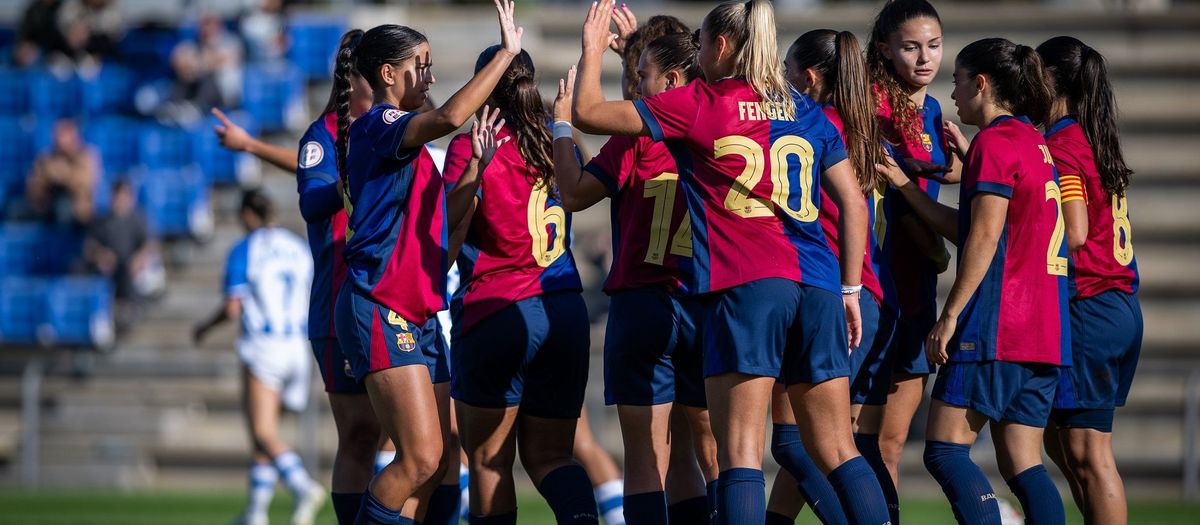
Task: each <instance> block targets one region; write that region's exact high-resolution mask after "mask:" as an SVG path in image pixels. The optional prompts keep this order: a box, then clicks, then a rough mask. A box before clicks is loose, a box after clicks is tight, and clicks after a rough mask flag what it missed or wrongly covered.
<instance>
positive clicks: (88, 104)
mask: <svg viewBox="0 0 1200 525" xmlns="http://www.w3.org/2000/svg"><path fill="white" fill-rule="evenodd" d="M82 82H83V109H84V111H85V112H86V113H87V115H88V116H97V115H107V114H111V113H119V112H123V111H126V110H129V109H131V106H132V101H133V93H134V89H133V88H134V74H133V72H132V71H130V70H128V69H126V68H124V67H121V66H117V65H113V64H106V65H105V66H104V67H102V68H101V69H100V71H99V72H98V73H96V75H95V76H93V77H90V78H85V79H83V81H82Z"/></svg>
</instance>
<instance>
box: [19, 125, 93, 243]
mask: <svg viewBox="0 0 1200 525" xmlns="http://www.w3.org/2000/svg"><path fill="white" fill-rule="evenodd" d="M99 158H100V157H99V155H98V154H97V153H96V150H95V149H94V148H92V147H91V146H89V145H87V144H85V143H84V142H83V139H82V138H81V137H80V136H79V127H78V126H76V125H75V121H74V120H71V119H62V120H59V121H58V122H56V123H55V124H54V137H53V143H52V144H51V146H50V150H49V151H47V152H45V153H42V154H41V155H40V156H38V158H37V161H35V162H34V165H33V171H32V172H31V173H30V175H29V179H28V180H27V181H26V195H27V197H28V204H29V208H30V211H31V212H32V215H34V216H36V217H37V218H40V219H42V220H44V221H47V222H52V223H56V224H64V225H69V224H74V225H85V224H87V223H88V221H90V220H91V219H92V215H93V212H94V211H95V210H94V207H95V202H94V199H93V194H94V193H95V192H94V190H95V187H96V181H97V180H99V176H100V160H99Z"/></svg>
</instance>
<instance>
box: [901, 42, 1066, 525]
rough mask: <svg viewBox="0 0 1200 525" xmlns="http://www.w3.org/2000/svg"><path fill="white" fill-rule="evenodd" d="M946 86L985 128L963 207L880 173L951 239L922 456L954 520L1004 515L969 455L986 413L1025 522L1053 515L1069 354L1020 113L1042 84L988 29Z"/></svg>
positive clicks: (1039, 182)
mask: <svg viewBox="0 0 1200 525" xmlns="http://www.w3.org/2000/svg"><path fill="white" fill-rule="evenodd" d="M952 97H953V98H954V104H955V106H957V108H958V116H959V118H960V120H962V122H963V123H964V124H971V125H975V126H979V128H980V132H979V134H978V135H976V136H975V140H974V142H973V143H971V145H970V148H969V150H968V151H967V153H966V155H965V158H964V173H963V179H962V181H963V188H962V196H961V202H962V205H963V208H962V209H961V210H958V211H955V210H954V209H952V208H949V207H947V206H944V205H941V204H938V203H937V202H936V201H934V200H933V199H932V197H930V196H929V194H928V193H926V192H925V191H923V190H922V189H921V188H920V187H919V186H918V185H917V184H916V183H915V182H913V181H911V180H910V179H908V177H907V176H906V175H904V174H903V173H902V172H901V171H900V170H899V169H898V168H897V167H896V166H895V164H890V168H889V169H888V170H887V172H888V173H889V178H890V179H891V181H892V183H893V184H894V185H896V186H898V187H899V188H900V191H901V193H902V195H903V196H904V198H905V199H906V200H907V201H908V202H909V203H910V204H911V205H912V206H913V209H914V210H916V212H917V214H918V215H920V216H921V218H922V219H924V220H925V221H926V222H928V223H929V224H930V225H931V226H932V227H933V228H934V230H935V231H937V232H938V233H940V234H941V235H943V236H944V237H946V238H948V239H957V241H956V244H957V245H958V260H959V263H958V272H957V276H956V278H955V280H954V285H953V287H952V288H951V289H950V294H949V297H948V298H947V299H946V304H945V306H944V308H943V309H942V314H941V317H939V318H938V321H937V324H935V325H934V327H933V330H932V331H931V332H930V333H929V337H928V338H927V339H926V341H925V348H926V355H927V356H928V358H929V359H930V361H932V362H933V363H935V364H938V365H943V366H942V367H941V369H940V370H938V377H937V381H936V382H935V383H934V387H933V403H932V405H931V407H930V412H929V423H928V426H927V429H926V442H925V467H926V468H927V469H928V470H929V472H930V474H932V475H933V477H934V479H936V480H937V482H938V483H939V484H940V485H941V486H942V490H943V491H944V492H945V493H946V496H947V497H948V498H949V499H950V504H951V506H952V507H953V509H954V515H955V517H957V518H958V520H959V522H960V523H972V524H976V523H982V524H999V523H1000V511H999V508H998V506H997V503H996V496H995V493H994V492H993V491H992V487H991V485H990V484H989V483H988V480H987V478H986V477H984V475H983V472H982V471H980V470H979V467H977V466H976V465H975V464H974V463H972V462H971V458H970V455H969V454H970V448H971V445H972V444H973V443H974V442H975V439H976V437H977V436H978V434H979V431H980V429H982V428H983V425H984V424H985V423H989V424H990V427H991V431H992V438H993V439H994V440H995V444H996V455H997V459H998V461H999V464H1000V472H1001V474H1003V475H1004V478H1005V480H1007V482H1008V485H1009V487H1010V488H1011V489H1012V491H1013V493H1014V494H1016V496H1017V498H1018V499H1019V500H1020V501H1021V506H1022V507H1023V508H1024V511H1025V516H1026V522H1027V523H1038V524H1043V523H1058V524H1061V523H1063V522H1064V519H1065V518H1064V514H1063V506H1062V499H1061V498H1060V497H1059V495H1058V491H1057V489H1055V487H1054V483H1053V482H1052V481H1051V480H1050V477H1049V476H1048V475H1047V474H1046V469H1045V467H1043V466H1042V456H1041V448H1042V428H1043V427H1044V426H1045V425H1046V420H1047V418H1048V417H1049V415H1050V408H1051V402H1052V400H1053V399H1054V391H1055V385H1056V384H1057V382H1058V377H1059V368H1060V366H1065V365H1069V364H1070V350H1071V349H1070V344H1071V343H1070V330H1069V326H1068V325H1067V250H1066V244H1065V243H1064V242H1063V241H1064V233H1063V221H1062V215H1061V206H1060V204H1059V200H1060V194H1059V187H1058V177H1057V176H1056V174H1055V171H1054V165H1053V164H1054V163H1053V160H1052V159H1051V156H1050V150H1049V149H1048V148H1047V147H1046V143H1045V141H1044V140H1043V139H1042V136H1041V134H1040V133H1038V131H1037V129H1036V128H1034V127H1033V125H1032V124H1031V123H1030V122H1029V120H1028V119H1027V118H1026V115H1028V116H1032V118H1034V119H1040V118H1042V117H1043V116H1044V115H1045V108H1046V106H1047V105H1048V103H1049V100H1050V88H1049V86H1048V85H1047V83H1046V79H1045V77H1044V71H1043V69H1042V65H1041V60H1040V59H1039V58H1038V55H1037V53H1035V52H1034V50H1033V49H1032V48H1030V47H1028V46H1021V45H1016V44H1013V43H1012V42H1009V41H1008V40H1005V39H1002V38H989V39H984V40H979V41H977V42H974V43H972V44H970V45H968V46H967V47H965V48H963V50H962V51H961V52H960V53H959V54H958V57H957V59H956V61H955V69H954V92H953V94H952Z"/></svg>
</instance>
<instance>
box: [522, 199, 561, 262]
mask: <svg viewBox="0 0 1200 525" xmlns="http://www.w3.org/2000/svg"><path fill="white" fill-rule="evenodd" d="M549 200H550V190H549V188H547V187H546V186H545V185H544V184H540V183H539V184H536V185H534V187H533V191H532V192H531V193H530V194H529V205H528V207H527V208H526V211H527V215H528V224H529V236H530V237H531V238H532V240H533V249H532V254H533V260H534V261H537V264H538V266H541V267H542V268H546V267H548V266H550V265H551V264H554V261H556V260H558V258H559V256H561V255H562V254H563V252H566V251H567V248H566V245H565V244H563V238H564V237H566V235H567V230H566V228H567V213H566V212H565V211H563V208H562V206H557V205H555V206H550V207H546V203H547V201H549ZM551 228H553V230H552V229H551Z"/></svg>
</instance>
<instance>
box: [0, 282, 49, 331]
mask: <svg viewBox="0 0 1200 525" xmlns="http://www.w3.org/2000/svg"><path fill="white" fill-rule="evenodd" d="M44 290H45V287H44V285H43V284H42V281H40V280H37V279H29V278H21V277H3V278H0V343H4V344H8V345H16V344H35V343H37V341H38V327H39V326H41V324H42V319H43V318H44V317H45V313H46V303H45V291H44Z"/></svg>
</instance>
